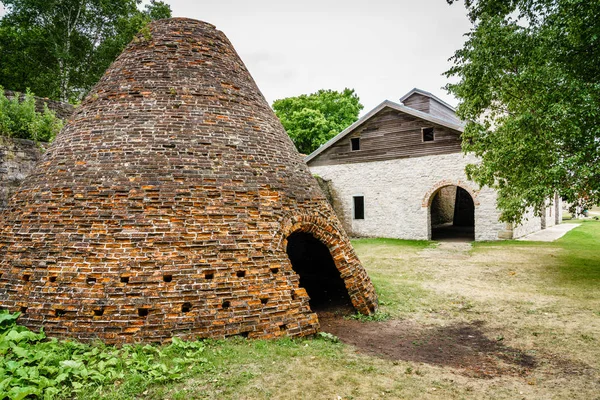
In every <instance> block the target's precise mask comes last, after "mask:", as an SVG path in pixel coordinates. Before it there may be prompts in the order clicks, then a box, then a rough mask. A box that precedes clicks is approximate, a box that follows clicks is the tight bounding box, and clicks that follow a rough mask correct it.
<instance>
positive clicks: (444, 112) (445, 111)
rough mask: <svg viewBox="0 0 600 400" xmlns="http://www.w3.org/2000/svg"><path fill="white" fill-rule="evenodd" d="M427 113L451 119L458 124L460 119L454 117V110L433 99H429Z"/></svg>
mask: <svg viewBox="0 0 600 400" xmlns="http://www.w3.org/2000/svg"><path fill="white" fill-rule="evenodd" d="M429 114H431V115H433V116H434V117H438V118H442V119H445V120H448V121H452V122H454V123H455V124H460V120H459V119H458V118H457V117H456V114H454V111H452V110H450V109H449V108H448V107H446V106H445V105H443V104H440V103H438V102H437V101H435V100H433V99H432V100H431V103H430V105H429Z"/></svg>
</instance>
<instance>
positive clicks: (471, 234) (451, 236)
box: [430, 186, 475, 241]
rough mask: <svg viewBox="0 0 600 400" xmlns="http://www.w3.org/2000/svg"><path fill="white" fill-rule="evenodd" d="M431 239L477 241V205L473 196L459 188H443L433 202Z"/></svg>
mask: <svg viewBox="0 0 600 400" xmlns="http://www.w3.org/2000/svg"><path fill="white" fill-rule="evenodd" d="M430 211H431V239H433V240H442V241H472V240H475V203H474V202H473V198H472V197H471V194H470V193H469V192H467V191H466V190H465V189H463V188H461V187H458V186H446V187H443V188H441V189H440V190H439V191H438V192H437V193H436V194H435V195H434V197H433V199H432V201H431V207H430Z"/></svg>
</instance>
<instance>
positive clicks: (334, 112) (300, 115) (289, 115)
mask: <svg viewBox="0 0 600 400" xmlns="http://www.w3.org/2000/svg"><path fill="white" fill-rule="evenodd" d="M273 109H274V110H275V114H277V117H279V119H280V120H281V123H282V124H283V127H284V128H285V130H286V131H287V133H288V135H290V137H291V138H292V141H293V142H294V144H295V145H296V148H297V149H298V151H299V152H300V153H304V154H309V153H312V152H313V151H315V150H316V149H317V148H318V147H319V146H321V145H322V144H323V143H325V142H327V141H328V140H329V139H331V138H332V137H334V136H335V135H337V134H338V133H340V132H341V131H343V130H344V129H345V128H347V127H348V126H350V125H351V124H352V123H353V122H355V121H356V120H357V119H358V114H359V112H360V110H362V109H363V105H362V104H360V99H359V97H358V96H357V95H356V93H355V92H354V89H344V91H342V92H337V91H335V90H319V91H318V92H316V93H311V94H308V95H306V94H303V95H300V96H297V97H288V98H285V99H280V100H275V101H274V102H273Z"/></svg>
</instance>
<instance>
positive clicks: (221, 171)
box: [0, 18, 377, 343]
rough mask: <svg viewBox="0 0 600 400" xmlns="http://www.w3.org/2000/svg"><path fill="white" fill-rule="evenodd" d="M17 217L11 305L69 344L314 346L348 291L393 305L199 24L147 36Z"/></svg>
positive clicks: (3, 279)
mask: <svg viewBox="0 0 600 400" xmlns="http://www.w3.org/2000/svg"><path fill="white" fill-rule="evenodd" d="M2 218H3V219H2V220H3V222H2V227H1V228H0V229H1V236H0V254H3V257H2V260H1V261H0V273H1V276H0V302H1V306H2V307H3V308H5V309H8V310H10V311H21V312H22V315H21V317H20V322H21V323H23V324H25V325H26V326H29V327H31V328H39V327H41V326H44V329H45V330H46V332H48V333H49V334H50V335H53V336H61V337H72V338H78V339H81V340H92V339H96V338H99V339H101V340H104V341H106V342H109V343H123V342H134V341H146V342H160V341H164V340H167V339H168V338H170V337H171V336H180V337H188V338H194V337H224V336H229V335H244V336H248V337H262V338H265V337H276V336H282V335H289V336H299V335H307V334H312V333H314V332H316V330H317V329H318V326H319V325H318V320H317V316H316V314H315V313H314V310H315V308H316V307H319V306H323V305H327V304H329V303H328V302H337V301H339V300H340V296H341V297H342V300H343V297H344V296H345V298H346V299H347V300H348V302H350V301H351V303H352V305H353V306H354V308H355V309H356V310H358V311H360V312H362V313H366V314H369V313H372V312H373V311H374V310H375V308H376V304H377V300H376V295H375V292H374V290H373V287H372V285H371V282H370V280H369V278H368V276H367V274H366V272H365V270H364V269H363V268H362V266H361V264H360V262H359V260H358V258H357V257H356V255H355V253H354V250H353V249H352V247H351V245H350V243H349V240H348V238H347V237H346V234H345V233H344V231H343V230H342V228H341V226H340V224H339V222H338V220H337V218H336V217H335V215H334V213H333V212H332V210H331V208H330V206H329V205H328V203H327V201H326V200H325V198H324V196H323V195H322V193H321V192H320V190H319V189H318V186H317V184H316V182H315V180H314V179H313V177H312V176H311V174H310V172H309V171H308V168H307V167H306V165H305V164H304V163H303V161H302V159H301V157H300V156H299V155H298V154H297V152H296V151H295V149H294V146H293V144H292V142H291V141H290V139H289V138H288V136H287V135H286V133H285V131H284V130H283V128H282V126H281V125H280V123H279V121H278V120H277V118H276V117H275V115H274V114H273V112H272V110H271V108H270V107H269V105H268V104H267V102H266V101H265V99H264V98H263V96H262V95H261V93H260V91H259V90H258V88H257V87H256V84H255V83H254V81H253V79H252V77H251V76H250V74H249V73H248V71H247V70H246V67H245V66H244V64H243V63H242V61H241V60H240V58H239V56H238V55H237V54H236V52H235V50H234V49H233V47H232V45H231V44H230V43H229V41H228V40H227V38H226V37H225V36H224V35H223V33H221V32H220V31H218V30H216V29H215V28H214V27H213V26H212V25H209V24H206V23H203V22H199V21H194V20H190V19H181V18H176V19H168V20H161V21H157V22H154V23H152V24H151V25H150V26H149V29H147V30H146V31H145V32H143V33H141V34H140V35H138V36H137V37H136V38H135V40H134V41H133V42H132V43H131V44H130V45H129V46H128V47H127V48H126V49H125V51H124V52H123V54H121V56H120V57H119V58H118V59H117V60H116V61H115V62H114V63H113V65H112V66H111V67H110V68H109V69H108V71H107V72H106V73H105V74H104V76H103V77H102V79H101V80H100V82H99V83H98V84H97V86H96V87H95V88H94V90H93V91H92V93H91V94H90V95H89V96H88V97H87V98H86V99H85V101H84V102H83V103H82V105H81V107H79V108H78V110H77V111H76V113H75V115H74V116H73V119H72V121H71V122H70V123H69V124H68V125H67V126H66V127H65V128H64V129H63V131H62V132H61V133H60V134H59V136H58V138H57V139H56V141H55V142H54V143H53V144H52V146H51V147H50V149H49V150H48V151H47V152H46V153H45V154H44V155H43V157H42V159H41V161H40V162H39V163H38V165H37V167H36V172H34V173H33V174H32V175H30V176H29V177H28V178H27V179H26V180H25V182H24V183H23V185H22V186H21V187H20V189H19V191H18V192H17V194H16V195H15V196H13V197H12V198H11V200H10V202H9V204H8V208H7V209H6V210H5V212H4V213H3V217H2ZM290 260H291V261H290ZM307 292H308V294H307ZM309 296H310V300H309Z"/></svg>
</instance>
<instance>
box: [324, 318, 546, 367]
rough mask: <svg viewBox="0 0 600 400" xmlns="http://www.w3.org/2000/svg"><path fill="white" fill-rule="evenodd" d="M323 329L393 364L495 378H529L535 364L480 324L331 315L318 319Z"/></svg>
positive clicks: (532, 358)
mask: <svg viewBox="0 0 600 400" xmlns="http://www.w3.org/2000/svg"><path fill="white" fill-rule="evenodd" d="M319 320H320V322H321V330H322V331H324V332H328V333H331V334H333V335H335V336H337V337H339V338H340V340H341V341H342V342H344V343H346V344H350V345H353V346H355V347H356V349H357V350H358V351H359V352H361V353H366V354H371V355H375V356H378V357H382V358H386V359H390V360H402V361H415V362H423V363H427V364H434V365H440V366H449V367H453V368H458V369H461V370H462V371H463V373H464V375H467V376H472V377H477V378H493V377H497V376H500V375H518V376H525V375H527V374H528V373H529V372H530V370H531V369H533V368H535V367H536V365H537V361H536V359H535V358H534V357H533V356H531V355H528V354H526V353H525V352H523V351H521V350H518V349H513V348H510V347H507V346H505V345H503V344H502V338H497V339H495V340H494V339H490V338H488V337H486V336H485V335H484V333H483V332H482V330H481V326H482V322H481V321H478V322H475V323H472V324H467V323H463V324H454V325H449V326H442V327H434V326H429V327H428V326H421V325H418V324H416V323H414V322H412V321H398V320H392V321H385V322H360V321H355V320H347V319H344V318H343V317H340V316H339V315H334V314H333V313H330V314H327V315H323V314H322V315H320V316H319Z"/></svg>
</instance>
